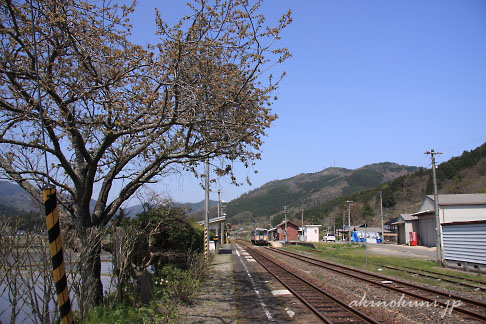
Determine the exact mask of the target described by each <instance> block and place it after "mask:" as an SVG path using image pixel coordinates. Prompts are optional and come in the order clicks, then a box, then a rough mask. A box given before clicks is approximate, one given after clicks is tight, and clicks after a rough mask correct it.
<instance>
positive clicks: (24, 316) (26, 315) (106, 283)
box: [0, 258, 112, 324]
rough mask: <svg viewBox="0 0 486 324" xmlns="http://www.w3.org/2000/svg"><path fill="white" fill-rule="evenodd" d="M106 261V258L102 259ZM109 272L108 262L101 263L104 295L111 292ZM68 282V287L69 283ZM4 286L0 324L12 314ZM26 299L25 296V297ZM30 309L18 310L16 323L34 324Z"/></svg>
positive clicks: (1, 286) (53, 305)
mask: <svg viewBox="0 0 486 324" xmlns="http://www.w3.org/2000/svg"><path fill="white" fill-rule="evenodd" d="M103 260H106V258H103ZM111 270H112V264H111V262H110V261H105V262H101V281H102V283H103V290H104V291H105V293H107V292H109V291H111ZM69 281H70V280H68V285H70V284H71V283H70V282H69ZM41 286H42V282H40V281H38V282H37V284H36V287H35V289H36V291H37V292H38V293H40V292H41V291H42V290H41V288H40V287H41ZM5 288H6V285H5V283H2V284H0V323H3V324H7V323H10V317H11V312H12V306H11V304H10V301H9V299H8V295H7V291H6V290H5ZM25 297H26V296H25ZM73 297H74V296H73V294H72V293H71V294H70V298H71V304H72V308H73V310H74V309H76V308H77V304H76V300H75V299H74V298H73ZM56 307H57V304H56V303H51V304H50V305H49V309H51V310H54V309H55V308H56ZM31 313H32V312H31V309H30V307H28V306H25V307H24V308H23V309H21V310H20V313H19V314H18V315H17V321H16V323H18V324H20V323H23V324H34V323H35V322H34V321H33V320H32V319H31V318H30V316H32V315H31Z"/></svg>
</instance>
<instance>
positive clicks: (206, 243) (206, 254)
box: [204, 159, 209, 260]
mask: <svg viewBox="0 0 486 324" xmlns="http://www.w3.org/2000/svg"><path fill="white" fill-rule="evenodd" d="M205 164H206V166H205V169H206V170H205V171H206V172H205V173H206V186H205V188H204V189H205V190H204V192H205V200H204V258H205V259H206V260H208V258H209V159H206V163H205Z"/></svg>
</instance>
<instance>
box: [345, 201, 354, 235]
mask: <svg viewBox="0 0 486 324" xmlns="http://www.w3.org/2000/svg"><path fill="white" fill-rule="evenodd" d="M352 203H354V201H351V200H346V204H347V205H348V226H349V227H348V242H349V243H351V204H352Z"/></svg>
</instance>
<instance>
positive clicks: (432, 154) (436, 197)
mask: <svg viewBox="0 0 486 324" xmlns="http://www.w3.org/2000/svg"><path fill="white" fill-rule="evenodd" d="M425 154H430V157H431V159H432V177H433V180H434V202H435V233H436V236H435V246H436V247H437V257H436V259H437V260H436V261H437V264H442V247H441V240H440V236H441V233H440V214H439V195H438V194H437V175H436V171H435V169H436V166H435V155H436V154H442V153H440V152H435V151H434V150H430V151H426V152H425Z"/></svg>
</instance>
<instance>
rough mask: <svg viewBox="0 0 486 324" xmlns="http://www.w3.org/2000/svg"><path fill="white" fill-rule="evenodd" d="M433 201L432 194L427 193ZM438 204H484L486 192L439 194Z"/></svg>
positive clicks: (485, 202)
mask: <svg viewBox="0 0 486 324" xmlns="http://www.w3.org/2000/svg"><path fill="white" fill-rule="evenodd" d="M427 197H428V198H430V199H432V201H434V195H427ZM439 205H441V206H446V205H486V194H481V193H480V194H450V195H439Z"/></svg>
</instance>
